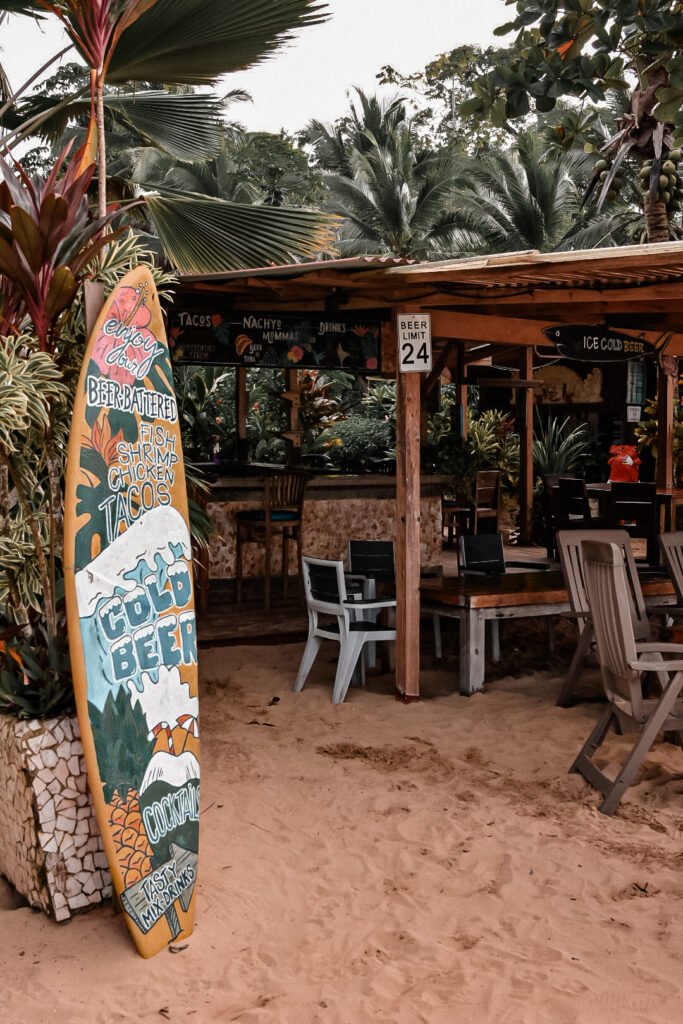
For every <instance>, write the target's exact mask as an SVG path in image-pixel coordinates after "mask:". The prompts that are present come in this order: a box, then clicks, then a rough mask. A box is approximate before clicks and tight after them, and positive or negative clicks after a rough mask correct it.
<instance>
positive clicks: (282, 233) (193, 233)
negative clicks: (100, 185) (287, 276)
mask: <svg viewBox="0 0 683 1024" xmlns="http://www.w3.org/2000/svg"><path fill="white" fill-rule="evenodd" d="M146 202H147V209H148V212H149V214H150V216H151V218H152V221H153V223H154V226H155V228H156V231H157V234H158V235H159V238H160V239H161V243H162V245H163V247H164V250H165V252H166V254H167V256H168V258H169V259H170V260H171V262H172V263H173V264H174V265H175V266H176V267H177V268H178V270H180V271H181V272H182V273H185V274H211V273H221V271H227V270H239V269H242V268H245V267H256V266H269V265H271V264H273V263H288V262H290V263H291V262H293V261H295V260H297V259H299V258H300V257H302V256H315V255H317V254H318V253H319V252H320V250H321V249H328V248H329V247H330V246H331V244H332V241H333V238H334V229H335V227H336V220H335V219H334V218H332V217H329V216H325V215H324V214H320V213H317V212H314V211H311V210H299V209H294V208H290V207H271V206H248V205H242V204H240V203H228V202H225V201H224V200H222V199H215V198H213V197H207V196H183V197H180V196H175V195H169V194H165V195H153V196H147V198H146Z"/></svg>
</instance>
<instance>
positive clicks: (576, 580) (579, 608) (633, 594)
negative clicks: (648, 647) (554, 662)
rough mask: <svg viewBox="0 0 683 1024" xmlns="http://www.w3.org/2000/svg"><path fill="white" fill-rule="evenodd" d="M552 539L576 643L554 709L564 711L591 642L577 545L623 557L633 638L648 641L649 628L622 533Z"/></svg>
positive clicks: (564, 533) (576, 533)
mask: <svg viewBox="0 0 683 1024" xmlns="http://www.w3.org/2000/svg"><path fill="white" fill-rule="evenodd" d="M555 539H556V543H557V549H558V552H559V555H560V564H561V565H562V572H563V574H564V582H565V586H566V587H567V593H568V595H569V604H570V606H571V613H570V616H568V617H570V618H573V619H576V624H577V626H578V630H579V641H578V643H577V645H576V650H575V651H574V657H573V658H572V661H571V664H570V666H569V671H568V672H567V676H566V678H565V681H564V683H563V684H562V689H561V690H560V693H559V695H558V698H557V706H558V707H560V708H568V707H571V704H572V698H573V695H574V689H575V687H576V684H577V682H578V681H579V679H580V677H581V673H582V671H583V668H584V665H585V664H586V659H587V658H588V655H589V653H590V649H591V646H592V644H593V642H594V640H595V632H594V630H593V623H592V621H591V617H590V610H589V605H588V594H587V592H586V583H585V580H584V576H583V565H582V562H581V545H582V543H583V542H584V541H590V540H592V541H602V542H604V543H606V544H616V545H617V546H618V548H619V550H620V551H621V553H622V556H623V558H624V565H625V569H626V579H627V581H628V594H629V596H630V600H631V612H632V616H633V628H634V632H635V636H636V639H637V640H649V639H651V636H652V629H651V625H650V620H649V619H648V615H647V610H646V608H645V600H644V598H643V592H642V590H641V586H640V581H639V580H638V572H637V569H636V563H635V560H634V558H633V551H632V550H631V539H630V537H629V535H628V533H627V532H626V530H558V532H557V534H556V538H555ZM667 611H668V609H667Z"/></svg>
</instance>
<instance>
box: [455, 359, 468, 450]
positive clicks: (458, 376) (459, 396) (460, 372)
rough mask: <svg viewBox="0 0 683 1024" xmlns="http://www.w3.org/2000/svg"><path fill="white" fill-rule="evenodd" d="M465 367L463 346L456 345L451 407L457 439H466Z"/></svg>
mask: <svg viewBox="0 0 683 1024" xmlns="http://www.w3.org/2000/svg"><path fill="white" fill-rule="evenodd" d="M466 374H467V366H466V365H465V346H464V344H463V343H462V342H459V343H458V364H457V369H456V373H455V385H456V389H457V390H456V403H455V405H454V407H453V411H454V415H455V423H454V427H455V430H456V433H457V434H458V437H462V438H466V437H467V431H468V423H467V379H466Z"/></svg>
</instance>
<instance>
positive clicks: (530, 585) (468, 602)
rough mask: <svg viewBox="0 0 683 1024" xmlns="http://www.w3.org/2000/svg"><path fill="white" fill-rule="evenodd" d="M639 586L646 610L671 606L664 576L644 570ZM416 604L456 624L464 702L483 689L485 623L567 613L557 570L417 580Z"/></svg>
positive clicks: (566, 599) (671, 594)
mask: <svg viewBox="0 0 683 1024" xmlns="http://www.w3.org/2000/svg"><path fill="white" fill-rule="evenodd" d="M641 586H642V589H643V596H644V598H645V603H646V605H647V607H648V608H657V607H666V606H667V605H669V606H670V605H675V604H676V594H675V591H674V588H673V584H672V583H671V581H670V580H669V578H668V576H665V575H662V574H661V573H658V572H652V571H651V570H648V569H646V570H645V571H644V572H643V575H642V577H641ZM420 598H421V607H422V611H423V612H429V613H431V614H436V615H438V616H439V617H443V618H446V619H449V618H450V619H455V620H456V621H457V622H458V623H459V636H460V649H459V678H458V688H459V691H460V693H461V694H463V696H466V697H470V696H471V695H472V694H474V693H478V692H479V691H481V690H483V688H484V682H485V676H486V623H487V622H488V621H491V620H494V621H495V620H503V619H532V618H533V619H536V618H541V617H546V616H552V615H563V614H566V613H567V612H569V611H570V604H569V595H568V593H567V588H566V586H565V583H564V577H563V575H562V572H561V570H560V569H550V570H549V571H545V572H544V571H536V570H529V571H525V572H506V573H498V574H495V575H488V576H476V577H475V576H441V577H437V578H434V579H422V580H421V581H420Z"/></svg>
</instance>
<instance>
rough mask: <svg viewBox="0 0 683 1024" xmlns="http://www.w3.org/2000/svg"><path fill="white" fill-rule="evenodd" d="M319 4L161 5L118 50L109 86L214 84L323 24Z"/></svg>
mask: <svg viewBox="0 0 683 1024" xmlns="http://www.w3.org/2000/svg"><path fill="white" fill-rule="evenodd" d="M325 7H326V5H325V4H324V3H321V2H320V0H230V2H226V0H157V3H155V4H154V6H153V7H151V8H150V9H149V10H148V11H146V12H145V14H143V15H142V17H141V18H139V20H138V21H136V22H135V23H134V24H133V25H131V27H130V28H128V29H127V30H126V31H125V32H124V33H123V35H122V36H121V39H120V40H119V43H118V45H117V47H116V50H115V52H114V55H113V58H112V61H111V64H110V65H109V70H108V73H107V80H108V81H109V82H126V81H158V82H165V83H170V82H174V83H186V84H190V85H199V84H213V83H215V82H216V80H217V79H218V78H219V76H220V75H224V74H226V73H228V72H232V71H238V70H242V69H243V68H246V67H249V66H251V65H253V64H256V63H258V62H259V61H261V60H263V59H264V58H265V57H268V56H270V55H271V54H272V53H274V52H275V50H277V49H278V48H279V47H280V46H282V45H283V44H284V43H287V42H288V41H289V40H290V39H291V38H292V35H293V32H294V31H295V30H297V29H299V28H303V27H304V26H306V25H316V24H320V23H321V22H323V21H325V20H326V19H327V17H328V15H327V14H326V13H325Z"/></svg>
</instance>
